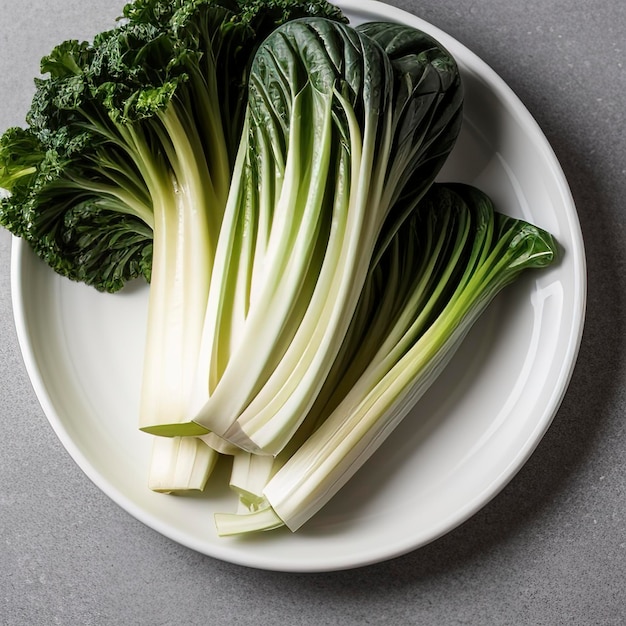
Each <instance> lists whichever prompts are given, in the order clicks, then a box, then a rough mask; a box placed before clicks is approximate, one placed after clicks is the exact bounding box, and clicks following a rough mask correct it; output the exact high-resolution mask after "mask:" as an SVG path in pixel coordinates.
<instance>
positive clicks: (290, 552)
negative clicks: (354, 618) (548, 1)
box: [13, 0, 586, 571]
mask: <svg viewBox="0 0 626 626" xmlns="http://www.w3.org/2000/svg"><path fill="white" fill-rule="evenodd" d="M340 4H341V6H342V7H344V8H345V10H346V12H347V14H348V15H349V16H350V17H351V19H352V21H353V23H358V22H361V21H366V20H388V21H401V22H404V23H407V24H412V25H414V26H416V27H418V28H422V29H423V30H425V31H427V32H430V33H431V34H432V35H434V36H435V37H436V38H438V39H439V40H440V41H441V43H443V44H444V45H445V46H446V47H447V48H448V49H449V50H450V51H451V52H452V54H453V55H454V56H455V57H456V59H457V61H458V63H459V65H460V66H461V68H462V71H463V77H464V81H465V88H466V108H465V118H466V119H465V125H464V129H463V131H462V135H461V137H460V140H459V143H458V146H457V147H456V148H455V151H454V153H453V155H452V156H451V158H450V160H449V162H448V163H447V165H446V167H445V171H444V172H443V173H442V176H441V177H442V178H445V179H449V180H456V181H463V182H468V183H474V184H476V185H477V186H479V187H480V188H482V189H483V190H485V191H486V192H488V193H489V194H490V195H491V196H492V197H493V199H494V200H495V202H496V204H497V206H498V207H499V208H500V210H502V211H503V212H506V213H509V214H511V215H514V216H520V217H523V218H525V219H527V220H529V221H531V222H534V223H536V224H537V225H539V226H541V227H543V228H545V229H547V230H549V231H550V232H552V233H553V234H554V235H555V237H556V238H557V239H558V241H559V243H560V245H561V246H562V248H563V257H562V260H561V262H560V263H559V264H558V265H557V266H555V267H553V268H550V269H548V270H547V271H541V272H537V273H535V274H532V275H530V274H529V275H527V276H526V277H524V278H523V279H522V280H520V281H519V282H518V283H516V284H515V285H514V286H512V287H511V288H509V290H508V291H506V292H505V293H504V294H502V297H499V298H498V299H497V300H496V301H495V302H494V303H493V305H492V307H491V308H490V309H489V310H488V311H487V313H486V314H485V315H484V317H483V318H482V319H481V320H480V321H479V323H478V325H477V326H476V327H475V328H474V329H473V331H472V332H471V334H470V335H469V337H468V338H467V340H466V342H465V344H464V346H463V347H462V348H461V351H460V352H459V353H458V354H457V356H456V358H455V359H454V361H453V363H452V364H451V365H450V366H449V368H448V369H447V370H446V371H445V372H444V374H443V375H442V377H441V378H440V379H439V381H437V384H436V385H435V386H434V387H433V388H432V389H431V390H430V391H429V393H428V394H427V396H426V397H425V398H424V399H423V400H422V401H421V402H420V404H419V406H418V407H417V408H416V410H415V411H414V412H413V413H412V414H411V415H409V416H408V417H407V419H406V420H405V421H404V422H403V423H402V424H401V425H400V427H399V428H398V429H397V430H396V431H395V432H394V433H393V435H392V436H391V438H390V439H389V440H388V441H387V442H385V444H384V445H383V446H382V448H380V449H379V451H378V452H377V453H376V454H375V455H374V457H372V458H371V459H370V460H369V462H368V463H367V464H366V465H365V466H364V467H363V469H362V470H361V471H360V472H359V473H358V474H357V476H356V477H355V478H354V479H353V481H352V482H351V483H349V484H348V485H347V486H346V487H345V488H344V489H343V490H342V492H341V493H340V495H339V497H337V498H335V499H334V500H333V501H331V503H329V505H328V506H327V507H326V508H325V509H324V510H323V511H322V512H320V513H319V514H318V515H317V516H316V517H315V518H314V519H312V520H311V521H310V522H309V523H308V524H307V525H306V526H305V527H304V528H302V529H301V530H300V531H298V532H297V533H295V534H291V533H290V532H289V531H278V532H272V533H266V534H263V535H260V536H256V537H252V538H245V539H237V538H231V539H223V538H218V537H217V536H216V534H215V530H214V526H213V513H214V512H215V511H224V510H232V509H233V507H234V504H235V503H234V499H233V498H232V496H231V495H230V494H229V492H228V490H227V488H226V487H225V486H224V485H225V483H224V482H220V483H219V484H218V485H216V486H211V487H210V488H209V489H208V492H207V493H206V494H204V495H203V496H202V497H194V498H183V497H172V496H164V495H159V494H155V493H152V492H151V491H149V490H148V488H147V487H146V467H147V457H148V452H149V449H150V446H149V437H148V436H147V435H143V434H141V433H140V432H139V431H138V430H137V428H136V423H137V422H136V420H137V408H138V389H139V380H140V375H141V355H142V350H143V329H144V325H145V315H146V302H147V298H146V296H147V289H146V288H145V287H138V288H135V289H131V290H129V291H128V292H126V293H123V294H118V295H113V296H111V295H103V294H100V293H97V292H96V291H94V290H92V289H90V288H88V287H85V286H83V285H79V284H74V283H71V282H69V281H67V280H65V279H63V278H60V277H59V276H57V275H54V274H53V273H52V272H51V271H50V270H49V269H48V268H47V267H45V266H44V265H43V264H42V263H41V262H39V261H38V260H37V259H36V258H35V257H34V256H33V254H32V253H31V252H30V251H29V250H28V249H27V248H26V246H24V245H23V244H22V243H21V241H18V240H16V241H15V242H14V243H15V245H14V251H13V294H14V311H15V318H16V323H17V328H18V334H19V339H20V343H21V347H22V350H23V355H24V359H25V362H26V366H27V368H28V372H29V374H30V377H31V380H32V383H33V385H34V388H35V391H36V393H37V395H38V397H39V400H40V402H41V404H42V406H43V409H44V411H45V413H46V415H47V417H48V419H49V420H50V423H51V424H52V426H53V428H54V429H55V431H56V433H57V435H58V436H59V438H60V439H61V441H62V442H63V444H64V445H65V447H66V448H67V450H68V452H69V453H70V454H71V456H72V457H73V458H74V459H75V461H76V462H77V463H78V465H79V466H80V467H81V468H82V469H83V470H84V472H85V473H86V474H87V475H88V476H89V477H90V478H91V479H92V480H93V481H94V482H95V483H96V485H98V486H99V487H100V488H101V489H102V490H103V491H104V492H105V493H107V494H108V495H109V496H110V497H111V498H112V499H113V500H114V501H115V502H117V503H118V504H119V505H120V506H122V507H123V508H124V509H126V510H127V511H128V512H129V513H130V514H132V515H134V516H135V517H137V518H138V519H139V520H141V521H143V522H144V523H146V524H147V525H149V526H150V527H152V528H153V529H155V530H157V531H158V532H160V533H163V534H164V535H166V536H167V537H170V538H171V539H173V540H174V541H177V542H180V543H181V544H184V545H186V546H188V547H190V548H193V549H195V550H198V551H199V552H202V553H205V554H208V555H211V556H213V557H216V558H219V559H224V560H226V561H230V562H234V563H239V564H243V565H248V566H252V567H259V568H265V569H275V570H287V571H323V570H336V569H345V568H350V567H357V566H361V565H365V564H368V563H373V562H377V561H381V560H384V559H388V558H391V557H394V556H397V555H400V554H403V553H406V552H408V551H410V550H413V549H415V548H418V547H420V546H422V545H424V544H426V543H428V542H430V541H432V540H434V539H435V538H437V537H439V536H441V535H443V534H444V533H446V532H448V531H450V530H451V529H453V528H454V527H456V526H457V525H459V524H460V523H461V522H463V521H464V520H466V519H467V518H468V517H469V516H471V515H472V514H473V513H475V512H476V511H477V510H478V509H480V508H481V507H482V506H483V505H484V504H485V503H487V502H488V501H489V500H490V499H491V498H492V497H493V496H494V495H495V494H496V493H497V492H498V491H499V490H500V489H501V488H502V487H503V486H504V485H505V484H506V483H507V482H508V481H509V480H510V479H511V478H512V477H513V476H514V474H515V473H516V472H517V471H518V470H519V468H520V467H521V466H522V465H523V464H524V462H525V461H526V460H527V459H528V457H529V456H530V454H531V453H532V451H533V450H534V448H535V447H536V445H537V443H538V442H539V440H540V439H541V437H542V436H543V434H544V433H545V431H546V429H547V428H548V426H549V424H550V422H551V421H552V419H553V417H554V415H555V413H556V411H557V409H558V407H559V405H560V403H561V400H562V398H563V395H564V393H565V390H566V388H567V385H568V382H569V379H570V376H571V373H572V370H573V367H574V362H575V360H576V356H577V352H578V348H579V344H580V339H581V334H582V327H583V319H584V309H585V296H586V275H585V258H584V251H583V243H582V237H581V232H580V227H579V223H578V219H577V215H576V210H575V207H574V204H573V201H572V198H571V196H570V192H569V189H568V186H567V183H566V181H565V178H564V176H563V173H562V171H561V168H560V167H559V164H558V162H557V160H556V158H555V156H554V154H553V152H552V150H551V148H550V146H549V145H548V142H547V141H546V139H545V138H544V136H543V134H542V133H541V131H540V130H539V128H538V127H537V125H536V123H535V122H534V121H533V119H532V118H531V116H530V114H529V113H528V112H527V110H526V109H525V108H524V107H523V105H522V104H521V103H520V102H519V100H518V99H517V98H516V96H515V95H514V94H513V93H512V92H511V91H510V89H509V88H508V87H507V86H506V85H505V84H504V83H503V82H502V80H501V79H500V78H499V77H498V76H496V75H495V74H494V72H493V71H492V70H491V69H490V68H489V67H487V66H486V65H485V64H484V63H483V62H482V61H481V60H480V59H478V58H477V57H476V56H475V55H474V54H472V53H471V52H469V51H468V50H467V49H466V48H464V47H463V46H462V45H460V44H459V43H458V42H456V41H455V40H454V39H452V38H451V37H449V36H447V35H446V34H445V33H443V32H441V31H439V30H437V29H436V28H433V27H432V26H430V25H428V24H426V23H424V22H423V21H421V20H420V19H418V18H416V17H414V16H413V15H409V14H407V13H405V12H403V11H400V10H397V9H394V8H391V7H389V6H387V5H384V4H380V3H377V2H372V1H369V2H368V1H367V0H343V1H342V2H341V3H340ZM224 470H225V468H223V469H220V468H218V475H219V473H220V472H222V473H225V472H224ZM224 478H225V476H224Z"/></svg>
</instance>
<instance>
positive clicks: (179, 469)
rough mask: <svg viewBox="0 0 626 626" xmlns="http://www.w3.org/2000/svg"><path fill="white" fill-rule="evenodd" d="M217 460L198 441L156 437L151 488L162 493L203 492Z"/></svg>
mask: <svg viewBox="0 0 626 626" xmlns="http://www.w3.org/2000/svg"><path fill="white" fill-rule="evenodd" d="M218 458H219V453H218V452H216V451H215V450H214V449H213V448H211V447H210V446H208V445H207V444H206V443H204V442H203V441H202V440H200V439H199V438H198V437H153V438H152V455H151V457H150V471H149V475H148V476H149V478H148V487H149V488H150V489H151V490H152V491H158V492H161V493H188V492H189V491H203V490H204V488H205V487H206V484H207V481H208V479H209V477H210V475H211V472H212V471H213V469H214V467H215V464H216V463H217V460H218Z"/></svg>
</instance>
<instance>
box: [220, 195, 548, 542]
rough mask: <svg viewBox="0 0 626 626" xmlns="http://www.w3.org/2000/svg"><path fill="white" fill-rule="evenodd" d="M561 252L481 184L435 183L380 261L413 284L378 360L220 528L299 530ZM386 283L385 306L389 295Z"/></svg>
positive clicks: (340, 389)
mask: <svg viewBox="0 0 626 626" xmlns="http://www.w3.org/2000/svg"><path fill="white" fill-rule="evenodd" d="M394 240H395V242H397V243H398V245H395V243H394ZM400 250H404V252H402V253H400V254H401V255H402V256H403V259H402V260H401V261H400V259H399V258H397V254H398V253H399V251H400ZM556 254H557V248H556V243H555V242H554V240H553V238H552V237H551V235H550V234H548V233H546V232H545V231H543V230H541V229H539V228H537V227H535V226H532V225H531V224H529V223H527V222H525V221H523V220H518V219H513V218H510V217H507V216H504V215H502V214H500V213H497V212H495V211H494V207H493V204H492V203H491V201H490V199H489V198H488V197H487V196H486V195H485V194H483V193H482V192H480V191H478V190H477V189H475V188H473V187H470V186H466V185H460V184H451V185H441V184H436V185H434V186H433V187H432V188H431V190H430V191H429V192H428V194H427V196H426V197H425V198H424V199H423V201H422V202H421V203H420V205H419V206H418V208H417V209H416V210H415V211H414V212H413V213H412V214H411V215H410V217H409V218H408V219H407V220H405V221H404V222H403V223H402V225H401V226H400V228H399V229H398V231H397V232H396V234H395V236H394V238H393V239H392V242H391V243H390V245H388V246H387V248H386V250H385V252H384V254H383V255H382V256H381V258H380V263H381V264H382V265H381V267H384V266H386V265H387V264H391V265H392V266H396V267H397V268H398V269H399V267H400V266H402V267H403V269H404V271H403V272H402V280H403V281H406V282H407V283H408V288H407V286H405V287H404V288H403V289H401V290H399V291H397V292H396V293H398V294H399V298H398V301H397V303H396V306H395V307H393V308H395V313H394V314H393V323H392V324H389V325H387V328H386V330H385V336H384V337H380V338H379V340H378V342H377V343H378V346H379V347H378V349H377V350H376V353H375V354H374V356H373V358H372V359H371V360H370V361H369V363H368V365H367V367H366V368H365V369H364V370H363V371H361V372H360V373H359V375H358V377H357V378H356V380H354V381H352V380H350V382H349V383H348V384H346V385H345V388H344V386H342V385H341V384H340V385H338V386H337V387H336V389H335V390H334V394H333V393H331V394H330V398H329V400H328V402H327V406H326V408H325V413H326V414H325V415H324V414H323V413H324V411H322V414H321V415H320V419H319V425H318V427H317V428H316V430H315V431H314V432H313V434H311V435H310V436H309V437H307V438H306V440H305V441H304V443H302V445H301V446H300V447H298V448H297V449H296V450H295V452H294V453H293V454H292V456H291V457H290V458H288V459H287V460H286V461H285V462H284V464H283V465H282V467H280V469H279V470H278V471H277V473H276V474H275V475H274V476H273V477H272V478H271V479H270V480H269V482H268V483H267V485H266V486H265V488H264V490H263V495H264V497H265V500H266V502H265V504H264V505H262V506H261V507H260V508H258V509H257V510H256V511H255V512H252V513H248V514H246V515H236V514H228V513H224V514H218V515H217V516H216V523H217V527H218V532H219V534H221V535H228V534H236V533H242V532H251V531H257V530H268V529H271V528H276V527H279V526H282V525H285V526H287V527H288V528H289V529H291V530H292V531H295V530H297V529H298V528H299V527H300V526H302V524H304V523H305V522H306V521H307V520H308V519H310V518H311V517H312V516H313V515H314V514H315V513H316V512H317V511H318V510H319V509H320V508H321V507H322V506H323V505H324V504H325V503H326V502H327V501H328V500H329V499H330V498H331V497H332V496H333V495H334V494H335V493H337V491H338V490H339V489H340V488H341V487H342V486H343V485H344V484H345V483H346V482H347V480H348V479H349V478H350V477H351V476H352V475H353V474H354V473H355V472H356V471H357V470H358V469H359V468H360V467H361V466H362V465H363V463H364V462H365V461H366V460H367V459H368V458H369V457H370V456H371V455H372V454H373V452H374V451H375V450H376V449H377V448H378V447H379V446H380V445H381V443H382V442H383V441H384V440H385V438H386V437H387V436H388V435H389V434H390V433H391V432H392V430H393V429H394V428H395V426H396V425H397V424H398V423H399V422H400V421H401V420H402V419H403V418H404V417H405V416H406V415H407V413H408V412H409V411H410V410H411V409H412V408H413V407H414V405H415V403H416V402H417V401H418V399H419V398H420V397H421V396H422V395H423V394H424V393H425V391H426V390H427V389H428V387H429V386H430V385H431V384H432V383H433V381H434V380H435V379H436V378H437V376H438V375H439V374H440V372H441V371H442V369H443V368H444V367H445V365H446V364H447V363H448V362H449V360H450V359H451V357H452V356H453V354H454V353H455V351H456V349H457V348H458V346H459V345H460V343H461V341H462V340H463V338H464V337H465V336H466V334H467V332H468V331H469V329H470V328H471V327H472V325H473V324H474V322H475V321H476V320H477V319H478V317H479V316H480V314H481V313H482V312H483V311H484V310H485V308H486V307H487V305H488V304H489V303H490V302H491V301H492V300H493V298H494V297H495V295H496V294H497V293H499V292H500V291H501V290H502V289H503V288H504V287H505V286H506V285H508V284H510V283H511V282H512V281H513V280H515V279H516V278H517V277H518V276H519V274H520V273H521V272H522V271H524V270H526V269H528V268H541V267H545V266H547V265H549V264H550V263H552V262H553V260H554V259H555V258H556ZM381 288H382V293H381V302H383V303H384V302H386V299H387V298H388V297H391V298H392V299H393V297H394V296H393V295H390V294H388V293H385V291H386V289H387V285H386V284H383V285H381ZM383 306H384V305H383ZM372 315H373V316H376V311H375V310H374V311H372ZM358 360H359V355H358V352H357V354H356V357H355V359H354V362H358ZM349 378H350V377H349ZM417 410H419V406H418V407H417Z"/></svg>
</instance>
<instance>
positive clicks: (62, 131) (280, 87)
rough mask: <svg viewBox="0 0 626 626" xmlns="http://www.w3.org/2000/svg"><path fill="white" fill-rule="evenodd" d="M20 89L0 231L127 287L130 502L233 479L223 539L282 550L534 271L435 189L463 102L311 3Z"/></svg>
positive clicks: (186, 19)
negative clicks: (262, 533)
mask: <svg viewBox="0 0 626 626" xmlns="http://www.w3.org/2000/svg"><path fill="white" fill-rule="evenodd" d="M41 69H42V72H43V74H44V77H43V78H40V79H37V80H36V93H35V96H34V99H33V102H32V105H31V108H30V111H29V112H28V116H27V127H26V128H23V129H22V128H12V129H9V130H7V131H6V132H5V133H4V134H3V135H2V137H0V188H2V189H3V190H4V191H3V192H2V193H1V194H0V224H2V225H3V226H5V227H6V228H8V229H9V230H10V231H11V232H12V233H14V234H15V235H17V236H19V237H23V238H24V239H25V240H26V241H27V242H28V243H29V244H30V245H31V247H32V249H33V250H34V252H35V253H36V254H37V255H38V256H40V257H41V258H42V259H43V260H44V261H45V262H46V263H48V264H49V265H50V266H51V267H52V268H53V269H54V270H55V271H57V272H59V273H60V274H62V275H64V276H67V277H69V278H70V279H73V280H78V281H82V282H84V283H86V284H88V285H91V286H94V287H95V288H97V289H99V290H101V291H107V292H116V291H118V290H120V289H122V288H123V287H124V285H125V284H126V283H128V282H129V281H131V280H134V279H137V278H143V279H144V280H146V281H148V282H149V284H150V289H149V302H148V319H147V325H146V328H145V329H142V332H145V333H146V350H145V354H144V371H143V379H142V388H141V390H138V397H139V398H140V399H141V402H140V415H139V416H138V427H139V428H140V429H141V430H142V431H143V432H144V433H145V434H146V436H148V435H152V436H153V437H152V440H153V441H152V443H153V448H152V456H151V458H150V461H149V467H148V474H149V478H148V486H149V488H150V489H153V490H154V491H159V492H165V493H185V492H188V491H194V490H203V489H204V487H205V485H206V484H207V481H208V480H209V479H210V478H211V475H212V471H213V468H214V467H215V465H216V463H217V461H218V458H219V457H226V456H228V457H230V458H231V461H232V472H231V476H230V487H231V489H232V490H233V492H234V493H236V494H237V498H238V507H237V509H236V510H235V511H233V512H224V513H220V514H219V515H217V516H216V522H217V528H218V532H219V533H220V534H223V535H230V534H237V533H240V532H252V531H258V530H268V529H270V528H275V527H280V526H286V527H288V528H289V529H291V530H297V529H298V528H299V527H300V526H301V525H302V524H304V523H305V522H306V521H307V520H308V519H310V517H311V516H312V515H314V514H315V513H316V512H317V511H318V510H319V509H320V508H321V507H322V506H323V505H324V504H325V503H326V502H327V501H328V499H329V498H331V497H332V496H333V495H334V494H335V493H336V492H337V491H338V490H339V489H340V488H341V486H342V485H343V484H344V483H345V482H346V481H347V480H349V478H350V477H351V476H352V475H353V474H354V473H355V472H356V471H357V470H358V468H359V467H360V466H361V465H362V464H363V463H365V462H366V460H367V459H368V458H369V457H370V456H371V454H372V453H373V451H374V450H376V449H377V448H378V447H379V446H380V444H381V443H382V442H383V441H384V439H385V438H386V437H387V436H388V435H389V433H390V432H391V431H392V429H393V428H394V427H395V426H396V425H397V424H398V423H399V421H400V420H402V419H403V418H404V417H405V416H406V415H407V413H408V412H409V411H410V410H411V409H412V408H413V407H414V405H415V404H416V402H417V401H418V399H419V398H420V397H421V395H422V394H423V393H424V392H425V391H426V389H427V388H428V387H429V386H430V385H431V384H432V383H433V381H434V380H435V378H436V377H437V375H438V374H439V373H440V372H441V370H442V368H443V367H445V365H446V364H447V363H448V361H449V360H450V359H451V358H452V356H453V354H454V352H455V350H456V349H457V347H458V345H459V343H460V342H461V341H462V339H463V337H464V336H465V335H466V334H467V332H468V331H469V329H470V328H471V326H472V325H473V323H474V322H475V321H476V319H477V318H478V316H479V315H480V314H481V312H482V311H483V310H484V309H485V307H486V306H487V305H488V304H489V302H491V300H492V299H493V298H494V297H495V296H496V294H498V293H499V292H500V291H501V290H502V289H503V288H504V287H505V286H506V285H508V284H509V283H510V282H511V281H513V280H514V279H515V278H516V277H517V276H518V275H519V274H520V273H521V272H522V271H525V270H526V269H530V268H539V267H544V266H546V265H548V264H550V263H551V262H552V261H553V259H554V258H555V255H556V244H555V242H554V240H553V239H552V237H551V236H550V234H549V233H546V232H544V231H542V230H541V229H539V228H537V227H535V226H533V225H531V224H529V223H527V222H524V221H523V220H519V219H513V218H511V217H506V216H505V215H504V214H502V213H500V212H497V211H496V210H495V208H494V206H493V205H492V203H491V201H490V199H489V198H488V197H487V196H486V195H485V194H484V193H483V192H482V191H480V190H478V189H476V188H474V187H471V186H468V185H464V184H458V183H446V184H443V183H440V182H435V181H436V179H437V177H438V175H439V173H440V170H441V167H442V166H443V164H444V163H445V162H446V159H447V158H448V155H449V154H450V152H451V151H452V150H453V148H454V145H455V142H456V140H457V137H458V134H459V131H460V129H461V125H462V117H463V116H462V108H463V88H462V81H461V76H460V72H459V69H458V67H457V64H456V62H455V60H454V58H453V57H452V56H451V55H450V54H449V52H448V51H447V50H445V49H444V48H443V47H442V46H441V45H440V44H439V43H438V42H437V41H436V40H434V39H433V38H432V37H430V36H429V35H427V34H425V33H423V32H421V31H419V30H416V29H415V28H412V27H409V26H406V25H402V24H389V23H381V22H374V23H367V24H362V25H359V26H356V27H352V26H350V25H349V24H348V23H347V20H346V19H345V17H344V16H343V15H342V13H341V11H340V10H339V9H337V7H334V6H333V5H332V4H329V3H328V2H326V0H135V1H134V2H132V3H131V4H128V5H127V6H126V7H125V8H124V11H123V16H122V20H121V21H120V24H119V25H118V26H117V27H116V28H114V29H112V30H110V31H107V32H104V33H101V34H99V35H98V36H96V37H95V38H94V40H93V42H92V43H87V42H78V41H67V42H64V43H62V44H60V45H59V46H57V47H56V48H55V49H54V50H53V51H52V52H51V53H50V54H49V55H47V56H46V57H45V58H44V59H43V60H42V65H41ZM0 191H1V190H0ZM416 410H419V408H418V409H416Z"/></svg>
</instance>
